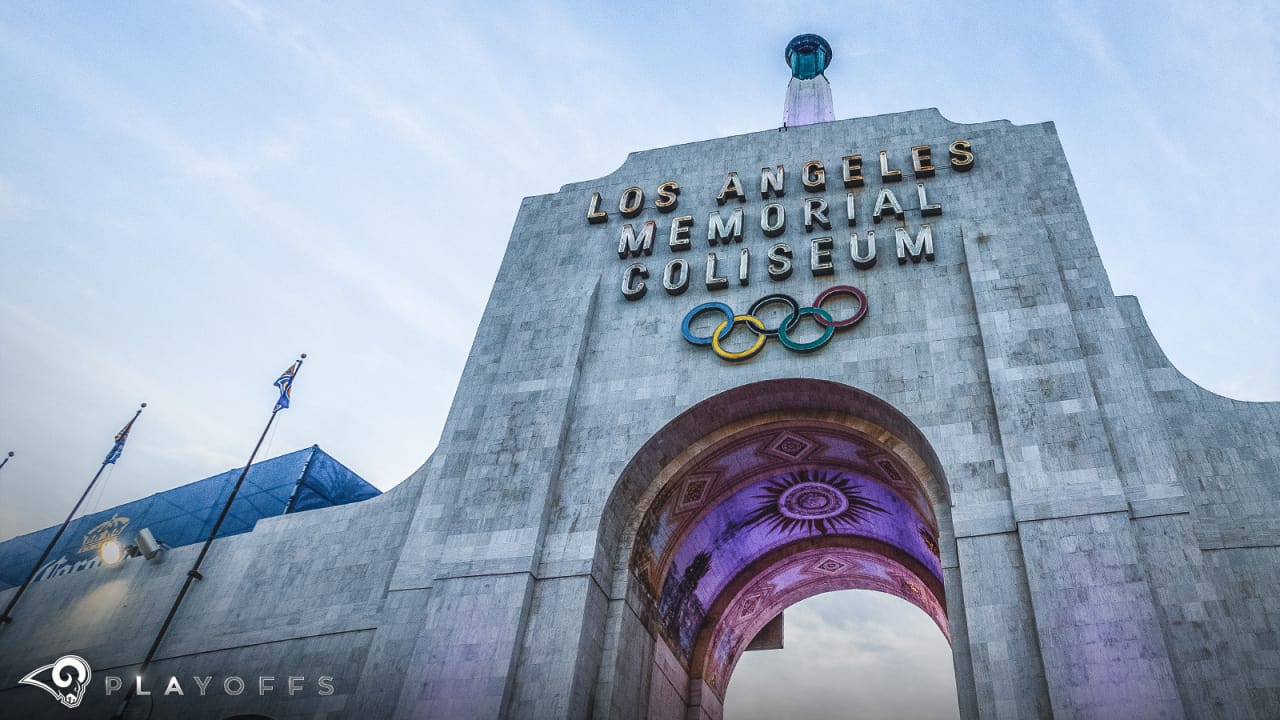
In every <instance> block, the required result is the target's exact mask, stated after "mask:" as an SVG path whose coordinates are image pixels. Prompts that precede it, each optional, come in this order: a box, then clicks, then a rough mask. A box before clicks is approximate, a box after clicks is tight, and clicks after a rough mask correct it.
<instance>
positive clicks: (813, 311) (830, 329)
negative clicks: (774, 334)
mask: <svg viewBox="0 0 1280 720" xmlns="http://www.w3.org/2000/svg"><path fill="white" fill-rule="evenodd" d="M801 315H813V316H814V317H813V319H814V321H815V322H817V323H818V324H819V325H821V324H822V322H821V321H823V320H826V321H827V323H828V324H827V325H826V327H825V328H824V329H823V332H822V335H821V337H819V338H818V339H817V340H812V341H810V342H807V343H798V342H796V341H794V340H792V339H791V337H790V336H788V335H787V325H788V324H789V323H788V322H783V323H782V325H780V326H778V340H780V341H782V346H783V347H785V348H786V349H788V350H794V351H795V352H798V353H811V352H813V351H814V350H817V349H818V348H820V347H822V346H823V345H826V344H827V341H828V340H830V339H831V336H832V335H834V334H835V332H836V326H835V324H834V323H832V322H831V313H829V312H827V311H826V310H823V309H822V308H820V307H807V308H803V309H801V310H800V312H798V313H795V314H794V315H788V316H787V320H788V321H789V320H791V319H792V318H795V320H796V322H795V325H799V324H800V316H801Z"/></svg>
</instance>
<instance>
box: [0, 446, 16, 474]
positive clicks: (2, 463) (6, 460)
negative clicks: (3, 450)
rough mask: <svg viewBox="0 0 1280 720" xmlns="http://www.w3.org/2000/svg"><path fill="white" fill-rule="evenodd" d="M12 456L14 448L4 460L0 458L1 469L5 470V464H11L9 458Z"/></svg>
mask: <svg viewBox="0 0 1280 720" xmlns="http://www.w3.org/2000/svg"><path fill="white" fill-rule="evenodd" d="M11 457H13V451H12V450H10V451H9V454H8V455H5V457H4V460H0V470H3V469H4V466H5V465H8V464H9V458H11Z"/></svg>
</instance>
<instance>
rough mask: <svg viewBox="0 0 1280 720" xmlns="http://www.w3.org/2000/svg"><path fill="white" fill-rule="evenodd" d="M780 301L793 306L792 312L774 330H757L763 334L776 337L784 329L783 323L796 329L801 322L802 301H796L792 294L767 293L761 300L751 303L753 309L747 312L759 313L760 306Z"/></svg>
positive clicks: (790, 328) (750, 313) (789, 328)
mask: <svg viewBox="0 0 1280 720" xmlns="http://www.w3.org/2000/svg"><path fill="white" fill-rule="evenodd" d="M779 302H780V303H784V304H785V305H786V306H787V307H789V308H791V314H790V315H787V317H786V318H785V319H783V321H782V325H779V326H778V327H776V328H774V329H772V330H758V331H757V332H759V333H760V334H761V335H768V336H769V337H776V336H777V335H778V331H779V330H781V329H782V327H783V325H785V326H786V328H787V329H788V330H795V329H796V325H798V324H799V323H800V316H799V314H798V313H799V312H800V303H798V302H796V299H795V298H793V297H791V296H790V295H783V294H782V293H774V294H772V295H765V296H764V297H762V298H760V299H759V300H757V301H755V302H753V303H751V309H750V310H748V311H747V314H748V315H759V314H760V308H762V307H764V306H766V305H772V304H774V303H779ZM747 327H751V326H750V325H748V326H747ZM761 327H764V326H763V325H762V326H761Z"/></svg>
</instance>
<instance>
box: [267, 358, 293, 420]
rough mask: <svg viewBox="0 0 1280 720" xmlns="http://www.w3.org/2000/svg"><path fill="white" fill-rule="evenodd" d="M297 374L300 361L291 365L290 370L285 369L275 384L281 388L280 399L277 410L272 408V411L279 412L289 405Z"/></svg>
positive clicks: (277, 402) (277, 401)
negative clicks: (294, 378)
mask: <svg viewBox="0 0 1280 720" xmlns="http://www.w3.org/2000/svg"><path fill="white" fill-rule="evenodd" d="M297 374H298V363H294V364H292V365H290V366H289V369H288V370H285V371H284V373H283V374H281V375H280V378H279V379H278V380H276V382H275V386H276V387H278V388H280V399H279V400H276V407H275V410H272V411H271V412H277V411H279V410H283V409H285V408H287V407H289V394H290V393H291V392H293V376H294V375H297Z"/></svg>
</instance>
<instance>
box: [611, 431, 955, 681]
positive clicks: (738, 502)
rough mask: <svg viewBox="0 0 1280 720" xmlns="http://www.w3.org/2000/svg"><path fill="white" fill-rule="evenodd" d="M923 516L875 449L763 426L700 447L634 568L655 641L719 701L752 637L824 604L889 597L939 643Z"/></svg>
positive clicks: (925, 504) (913, 486)
mask: <svg viewBox="0 0 1280 720" xmlns="http://www.w3.org/2000/svg"><path fill="white" fill-rule="evenodd" d="M934 517H935V516H934V513H933V508H932V503H931V501H930V499H929V497H928V494H927V493H926V491H925V490H924V488H923V487H922V486H921V485H920V483H919V482H918V481H915V479H914V477H913V476H912V474H911V473H910V472H909V471H908V470H907V467H906V464H905V463H904V462H903V461H902V460H901V459H900V458H898V457H897V456H895V455H893V454H892V453H890V452H888V451H887V450H886V449H885V448H884V447H883V446H881V445H880V444H879V443H878V442H876V441H875V440H874V439H873V438H871V437H869V436H865V435H861V434H859V433H857V432H855V431H853V430H851V429H849V428H848V427H833V426H830V425H825V424H821V423H814V424H813V426H806V427H799V426H796V425H795V424H791V425H788V426H786V427H768V426H765V427H762V428H759V429H757V430H756V431H754V432H751V433H749V434H746V435H745V436H744V435H738V436H735V437H733V438H732V439H729V440H726V441H724V442H723V443H722V444H721V445H718V446H713V447H711V448H708V449H707V450H706V451H704V452H703V453H702V454H701V455H700V456H699V457H698V458H697V459H696V460H695V461H694V462H691V463H689V464H688V465H687V466H686V467H685V468H683V470H682V472H680V473H678V474H676V476H674V477H673V478H672V479H671V480H670V481H669V482H668V483H667V484H666V486H665V487H664V488H663V489H662V491H660V492H659V494H658V496H657V498H656V499H655V502H654V504H653V505H652V506H651V508H650V510H649V512H648V513H646V515H645V517H644V519H643V521H642V522H641V525H640V527H639V529H638V533H637V539H636V545H635V547H634V549H633V556H632V563H633V567H634V569H635V571H636V574H637V576H638V577H639V578H640V579H641V581H642V582H643V584H644V585H645V587H647V588H648V590H649V592H650V593H651V594H652V596H653V597H654V598H656V600H657V609H658V615H659V616H660V618H661V626H662V627H661V631H662V632H661V635H662V636H664V637H665V639H666V640H667V641H668V643H669V644H670V645H671V646H672V649H673V651H674V652H675V654H676V656H677V657H678V658H679V659H680V660H681V661H682V662H683V663H685V665H686V667H688V668H690V670H691V672H695V676H696V675H697V674H699V673H701V674H702V676H703V677H704V678H706V679H707V680H708V684H710V685H711V686H712V687H713V688H715V689H716V691H717V692H719V693H721V694H723V692H724V688H725V686H726V685H727V682H728V677H729V673H730V672H731V671H732V668H733V666H734V665H735V664H736V663H737V658H738V656H739V655H740V654H741V652H742V651H743V649H744V648H745V647H746V644H747V643H748V642H750V640H751V639H752V638H753V637H754V635H755V633H757V632H759V630H760V628H762V627H764V625H765V624H766V623H768V621H769V620H770V619H772V618H773V617H775V616H776V615H777V614H778V613H779V612H781V611H782V610H783V609H784V608H785V607H787V606H788V605H790V604H794V603H795V602H799V601H800V600H803V599H804V598H805V597H809V596H811V595H815V594H818V593H821V592H828V591H831V590H846V589H857V588H865V589H873V590H878V591H881V592H887V593H890V594H893V595H896V596H898V597H901V598H903V599H904V600H907V601H908V602H911V603H913V604H915V605H916V606H918V607H920V608H921V609H922V610H924V611H925V612H926V613H928V614H929V615H930V616H931V617H932V618H933V619H934V621H935V622H936V623H938V626H939V627H940V628H941V629H942V631H943V633H944V634H946V633H947V624H946V615H945V610H944V608H945V603H944V602H943V601H942V598H941V593H942V568H941V562H940V560H939V548H938V539H937V538H938V535H937V525H936V521H935V520H934Z"/></svg>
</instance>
